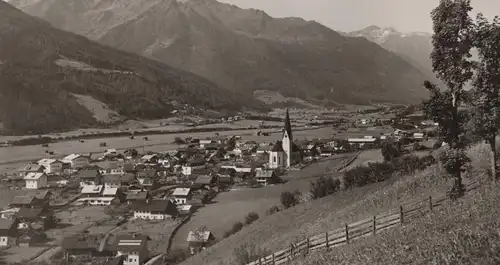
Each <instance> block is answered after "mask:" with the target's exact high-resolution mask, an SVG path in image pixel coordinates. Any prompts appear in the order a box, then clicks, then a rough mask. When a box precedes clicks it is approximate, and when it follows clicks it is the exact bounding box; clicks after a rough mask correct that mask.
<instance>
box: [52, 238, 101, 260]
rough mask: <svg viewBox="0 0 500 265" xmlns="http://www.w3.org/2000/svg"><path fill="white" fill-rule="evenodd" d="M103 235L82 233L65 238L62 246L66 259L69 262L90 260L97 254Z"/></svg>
mask: <svg viewBox="0 0 500 265" xmlns="http://www.w3.org/2000/svg"><path fill="white" fill-rule="evenodd" d="M102 239H103V236H102V235H90V234H81V235H73V236H68V237H65V238H63V240H62V243H61V248H62V250H63V253H64V259H65V260H66V261H67V262H69V261H73V260H78V261H90V260H92V257H94V256H96V254H97V251H98V247H99V244H100V242H101V240H102Z"/></svg>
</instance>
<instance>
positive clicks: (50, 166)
mask: <svg viewBox="0 0 500 265" xmlns="http://www.w3.org/2000/svg"><path fill="white" fill-rule="evenodd" d="M37 164H39V165H40V166H44V167H45V173H47V174H51V173H60V172H62V171H63V163H62V162H61V161H59V160H56V159H49V158H44V159H40V160H38V162H37Z"/></svg>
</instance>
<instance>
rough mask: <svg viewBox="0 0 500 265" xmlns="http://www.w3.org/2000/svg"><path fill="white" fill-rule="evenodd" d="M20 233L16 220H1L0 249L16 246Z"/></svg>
mask: <svg viewBox="0 0 500 265" xmlns="http://www.w3.org/2000/svg"><path fill="white" fill-rule="evenodd" d="M17 238H18V231H17V225H16V221H15V219H0V247H9V246H15V245H16V244H17Z"/></svg>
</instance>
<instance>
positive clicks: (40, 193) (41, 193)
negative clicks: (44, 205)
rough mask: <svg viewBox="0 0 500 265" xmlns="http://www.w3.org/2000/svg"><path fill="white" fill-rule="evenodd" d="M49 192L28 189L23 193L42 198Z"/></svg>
mask: <svg viewBox="0 0 500 265" xmlns="http://www.w3.org/2000/svg"><path fill="white" fill-rule="evenodd" d="M49 194H50V191H49V190H29V191H25V195H29V196H33V197H35V198H37V199H39V200H43V199H45V198H47V196H48V195H49Z"/></svg>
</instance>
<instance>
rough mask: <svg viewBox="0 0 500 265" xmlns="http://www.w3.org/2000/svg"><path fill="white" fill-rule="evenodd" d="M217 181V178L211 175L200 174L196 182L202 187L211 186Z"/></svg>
mask: <svg viewBox="0 0 500 265" xmlns="http://www.w3.org/2000/svg"><path fill="white" fill-rule="evenodd" d="M216 183H217V178H215V177H214V176H211V175H203V176H198V177H197V178H196V180H195V181H194V184H197V185H200V186H202V187H210V186H213V185H215V184H216Z"/></svg>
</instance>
